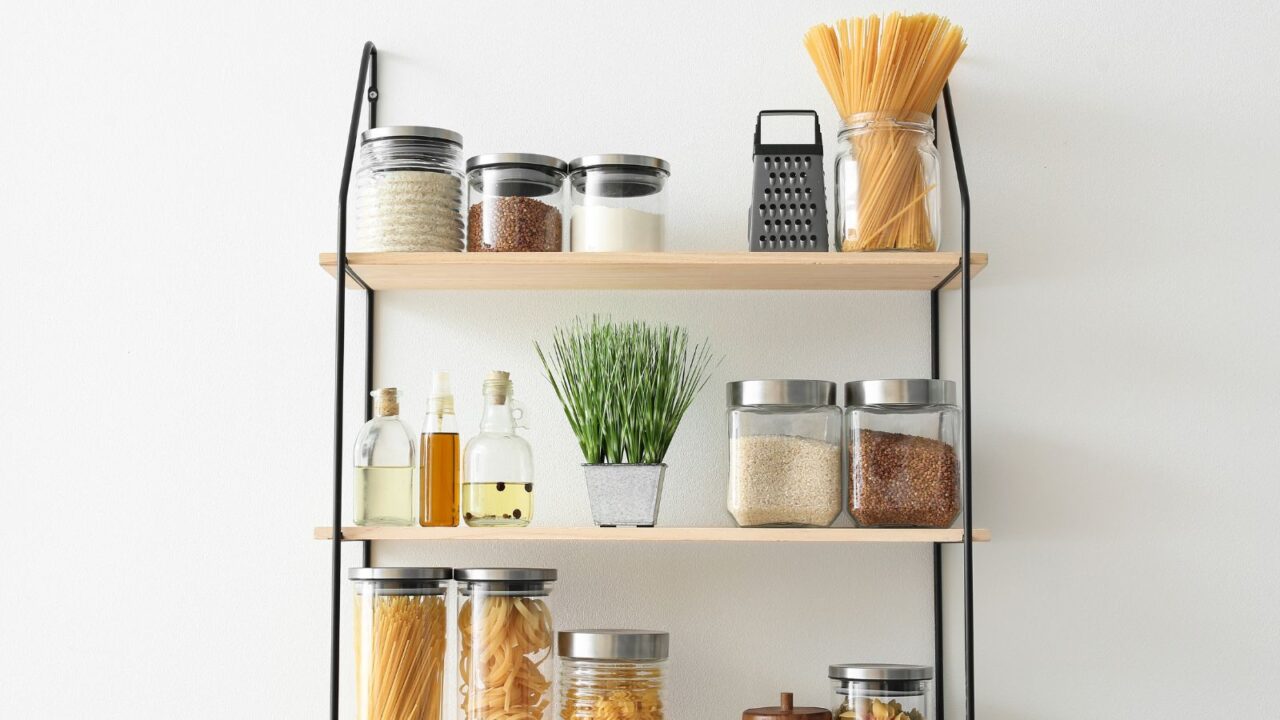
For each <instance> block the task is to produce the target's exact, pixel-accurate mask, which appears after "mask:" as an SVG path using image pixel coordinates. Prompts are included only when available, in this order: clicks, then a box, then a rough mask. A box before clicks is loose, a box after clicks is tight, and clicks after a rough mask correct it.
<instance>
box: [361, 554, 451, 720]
mask: <svg viewBox="0 0 1280 720" xmlns="http://www.w3.org/2000/svg"><path fill="white" fill-rule="evenodd" d="M452 576H453V571H452V570H451V569H449V568H438V567H423V568H413V567H404V568H401V567H380V568H352V569H351V572H350V578H351V580H352V581H353V582H354V583H355V622H354V623H352V625H353V627H354V628H355V651H356V666H355V668H356V669H355V675H356V718H357V719H358V720H441V718H443V717H444V708H445V705H444V703H445V698H444V663H445V645H446V644H447V642H448V631H447V630H446V622H447V619H448V614H447V611H446V609H445V605H446V601H447V594H448V590H449V579H450V578H451V577H452Z"/></svg>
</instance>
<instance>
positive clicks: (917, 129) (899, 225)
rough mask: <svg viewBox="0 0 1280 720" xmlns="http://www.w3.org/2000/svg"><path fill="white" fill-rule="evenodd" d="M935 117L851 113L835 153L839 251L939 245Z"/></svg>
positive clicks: (939, 223) (931, 249) (930, 248)
mask: <svg viewBox="0 0 1280 720" xmlns="http://www.w3.org/2000/svg"><path fill="white" fill-rule="evenodd" d="M933 140H934V132H933V119H932V118H930V117H929V116H928V115H924V114H920V113H916V114H912V115H910V116H908V117H906V118H894V117H889V116H885V115H878V114H876V113H862V114H859V115H854V116H853V117H852V118H850V119H849V121H848V122H846V123H844V124H843V125H841V127H840V135H839V141H838V142H839V149H838V151H837V154H836V240H837V245H838V246H839V248H840V249H841V250H847V251H862V250H921V251H934V250H937V249H938V238H939V237H941V228H942V226H941V215H942V213H941V207H942V206H941V202H942V200H941V197H942V196H941V193H940V192H939V189H938V178H939V175H940V171H939V165H938V148H937V147H936V146H934V144H933Z"/></svg>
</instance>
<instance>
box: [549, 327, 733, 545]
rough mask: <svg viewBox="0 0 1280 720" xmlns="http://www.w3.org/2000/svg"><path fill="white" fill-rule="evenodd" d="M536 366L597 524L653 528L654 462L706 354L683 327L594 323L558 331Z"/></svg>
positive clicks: (707, 361) (695, 387)
mask: <svg viewBox="0 0 1280 720" xmlns="http://www.w3.org/2000/svg"><path fill="white" fill-rule="evenodd" d="M534 347H535V348H536V349H537V351H538V358H539V359H540V360H541V361H542V366H543V368H544V369H545V370H546V376H547V379H548V380H549V381H550V382H551V386H552V387H553V388H554V389H555V392H556V397H557V398H559V400H560V404H561V405H563V406H564V414H565V417H567V418H568V419H569V425H570V427H572V428H573V433H574V435H576V436H577V438H578V446H579V447H580V448H581V449H582V456H583V458H584V459H585V462H584V463H583V465H582V467H583V471H584V474H585V476H586V481H587V495H588V497H589V498H590V500H591V517H592V519H593V520H594V521H595V523H596V525H599V526H602V527H611V526H616V525H634V526H637V527H652V526H653V525H654V524H655V523H656V522H657V520H658V502H659V500H660V498H661V495H662V477H663V474H664V473H665V472H666V469H667V466H666V464H665V463H664V462H663V458H664V457H666V454H667V448H668V447H670V445H671V440H672V438H674V437H675V434H676V428H677V427H679V425H680V419H681V418H682V417H684V413H685V411H686V410H688V409H689V405H690V403H692V402H693V398H694V396H695V395H696V394H697V393H698V391H699V390H701V389H702V388H703V386H704V385H706V383H707V380H708V379H710V377H711V362H712V357H711V351H710V349H709V348H708V346H707V343H706V342H705V341H704V342H702V343H700V344H698V345H694V346H692V347H691V346H690V344H689V331H688V330H686V329H685V328H683V327H673V326H670V325H665V324H654V325H650V324H648V323H643V322H628V323H614V322H612V321H611V320H608V319H604V320H601V319H600V318H599V317H593V318H592V319H591V322H590V323H586V322H584V321H583V320H582V319H581V318H578V319H575V320H574V322H573V324H572V325H571V326H569V327H558V328H556V330H555V335H554V338H553V340H552V344H551V348H550V350H549V351H548V352H543V349H542V347H541V346H540V345H538V344H537V343H534Z"/></svg>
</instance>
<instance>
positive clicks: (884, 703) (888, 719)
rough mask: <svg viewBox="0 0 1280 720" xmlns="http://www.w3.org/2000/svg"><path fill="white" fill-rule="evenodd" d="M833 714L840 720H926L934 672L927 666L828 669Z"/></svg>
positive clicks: (861, 665) (853, 665) (872, 665)
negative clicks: (832, 694)
mask: <svg viewBox="0 0 1280 720" xmlns="http://www.w3.org/2000/svg"><path fill="white" fill-rule="evenodd" d="M827 676H828V677H829V678H830V679H831V688H832V692H833V693H834V698H833V700H832V706H833V707H834V710H833V712H834V713H835V716H836V717H837V718H841V719H842V720H929V718H931V717H933V707H932V705H933V692H932V690H933V668H931V667H928V666H927V665H892V664H886V663H869V664H868V663H850V664H845V665H832V666H830V667H829V668H828V669H827Z"/></svg>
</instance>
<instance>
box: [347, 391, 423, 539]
mask: <svg viewBox="0 0 1280 720" xmlns="http://www.w3.org/2000/svg"><path fill="white" fill-rule="evenodd" d="M370 394H371V395H372V396H373V419H372V420H370V421H369V422H367V423H365V424H364V427H362V428H360V434H359V435H357V436H356V451H355V464H356V491H355V500H356V502H355V504H356V513H355V523H356V525H393V526H403V525H412V524H413V476H414V472H415V471H416V470H417V466H416V465H415V464H414V461H413V458H414V452H413V444H414V443H413V433H411V432H410V431H409V427H408V426H407V425H405V424H404V422H403V421H402V420H400V394H399V393H398V392H397V391H396V389H395V388H379V389H377V390H374V391H373V392H372V393H370Z"/></svg>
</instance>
